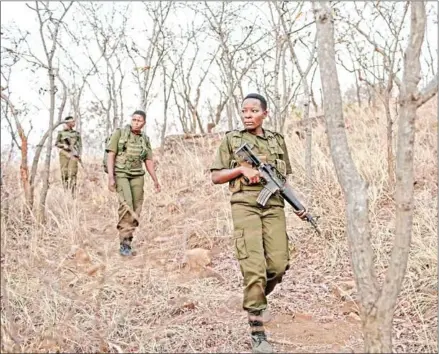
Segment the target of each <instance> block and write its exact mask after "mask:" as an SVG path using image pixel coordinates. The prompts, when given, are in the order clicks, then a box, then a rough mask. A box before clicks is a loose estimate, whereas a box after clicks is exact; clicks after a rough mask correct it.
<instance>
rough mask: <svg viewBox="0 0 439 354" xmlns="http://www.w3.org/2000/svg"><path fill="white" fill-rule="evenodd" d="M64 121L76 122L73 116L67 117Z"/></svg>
mask: <svg viewBox="0 0 439 354" xmlns="http://www.w3.org/2000/svg"><path fill="white" fill-rule="evenodd" d="M64 120H65V121H66V122H71V121H73V120H75V118H73V117H72V116H67V117H65V118H64Z"/></svg>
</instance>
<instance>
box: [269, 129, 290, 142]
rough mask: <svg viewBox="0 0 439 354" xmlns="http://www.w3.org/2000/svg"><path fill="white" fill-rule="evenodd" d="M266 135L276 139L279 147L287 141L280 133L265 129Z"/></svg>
mask: <svg viewBox="0 0 439 354" xmlns="http://www.w3.org/2000/svg"><path fill="white" fill-rule="evenodd" d="M265 133H266V134H267V138H268V137H274V138H276V141H277V143H278V144H279V145H282V144H283V143H284V141H285V138H284V136H283V135H282V134H281V133H278V132H276V131H272V130H268V129H265Z"/></svg>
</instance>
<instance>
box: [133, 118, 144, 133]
mask: <svg viewBox="0 0 439 354" xmlns="http://www.w3.org/2000/svg"><path fill="white" fill-rule="evenodd" d="M145 123H146V122H145V119H144V118H143V116H141V115H140V114H134V115H133V116H132V117H131V128H132V129H133V131H135V132H139V131H141V130H142V128H143V127H144V126H145Z"/></svg>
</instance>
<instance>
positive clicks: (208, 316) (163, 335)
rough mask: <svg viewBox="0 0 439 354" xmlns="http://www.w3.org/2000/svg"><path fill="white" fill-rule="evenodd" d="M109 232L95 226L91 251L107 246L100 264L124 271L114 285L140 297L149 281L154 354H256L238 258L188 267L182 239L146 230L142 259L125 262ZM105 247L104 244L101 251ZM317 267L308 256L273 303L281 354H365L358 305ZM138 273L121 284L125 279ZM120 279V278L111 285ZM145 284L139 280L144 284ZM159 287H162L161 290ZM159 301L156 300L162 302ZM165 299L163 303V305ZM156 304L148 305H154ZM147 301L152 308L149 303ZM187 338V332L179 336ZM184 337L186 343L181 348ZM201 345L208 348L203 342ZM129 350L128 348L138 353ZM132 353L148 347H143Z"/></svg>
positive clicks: (297, 261)
mask: <svg viewBox="0 0 439 354" xmlns="http://www.w3.org/2000/svg"><path fill="white" fill-rule="evenodd" d="M105 222H106V223H107V225H106V226H105V227H101V228H100V229H98V228H92V229H91V231H92V233H93V234H94V235H95V237H94V240H93V242H92V243H93V244H94V245H93V244H92V245H90V248H91V249H93V248H94V247H95V246H96V247H99V248H100V249H101V251H100V252H99V253H98V254H97V255H98V258H99V261H100V262H106V263H107V264H110V265H111V266H110V267H107V268H108V269H107V272H109V273H111V272H112V271H111V270H114V269H117V271H116V272H115V273H113V275H112V276H107V281H116V282H119V283H120V282H122V283H123V284H125V285H124V286H127V287H129V292H134V293H135V292H138V291H139V289H137V290H136V286H137V287H138V286H139V283H143V284H144V285H142V286H144V287H145V288H149V290H148V291H149V292H153V293H154V294H153V296H151V294H148V296H145V297H144V299H143V300H142V297H141V298H139V300H137V301H140V303H141V304H140V305H142V306H147V307H148V311H151V307H154V306H155V307H156V309H155V310H154V311H152V312H153V314H152V317H155V318H154V320H151V321H149V323H148V324H147V325H146V326H145V328H144V329H145V330H146V331H145V332H146V333H149V334H146V333H144V336H145V338H147V337H148V336H152V339H150V340H153V341H154V342H155V343H156V344H154V345H153V346H152V347H151V346H145V349H147V350H154V351H177V350H179V351H182V352H184V351H195V352H200V351H204V352H250V351H251V348H250V344H249V340H248V335H247V322H246V315H245V313H244V312H243V311H242V309H241V301H242V292H241V278H240V273H239V268H238V265H237V263H236V262H235V260H234V259H233V258H232V257H231V255H230V254H227V253H225V252H223V253H221V252H216V253H215V252H214V254H213V255H211V257H212V259H211V263H210V265H209V266H208V267H207V268H197V267H192V269H190V268H189V267H187V266H184V264H183V259H184V254H183V251H182V250H181V239H179V238H178V237H176V236H175V235H174V236H165V235H161V234H159V233H156V234H149V235H148V236H147V237H146V236H143V237H142V236H141V235H145V233H144V232H145V231H146V230H145V229H144V227H141V228H140V230H139V232H138V236H137V237H136V239H135V249H136V255H135V256H134V257H130V258H122V257H121V256H119V254H118V244H117V237H116V236H115V233H114V230H113V227H112V225H111V224H108V219H106V220H105ZM98 245H99V246H98ZM314 264H315V262H314V260H313V259H312V258H310V257H309V254H307V253H305V254H301V252H300V250H299V251H298V252H297V254H296V256H295V257H294V259H293V260H292V262H291V270H290V271H289V272H288V273H287V276H286V277H285V280H284V282H283V283H282V284H281V285H280V287H279V289H277V290H276V291H275V292H274V293H273V295H272V296H270V297H271V299H270V313H271V315H272V320H271V321H270V322H269V323H267V325H266V329H267V333H268V335H269V338H270V340H271V341H272V343H273V346H274V348H275V350H276V352H286V353H287V352H308V353H318V352H333V353H340V352H361V334H360V331H359V320H358V316H357V315H355V312H356V310H355V304H354V303H353V302H349V301H348V300H347V299H346V298H343V300H341V299H340V298H339V297H340V294H339V292H337V291H336V292H335V293H334V291H332V290H331V285H330V284H325V280H324V277H322V276H317V275H316V274H318V272H317V271H316V272H315V274H313V272H312V269H310V267H314V269H315V266H314ZM127 270H128V272H129V273H131V278H132V279H131V281H127V278H126V276H124V278H123V279H120V278H119V280H117V273H118V272H119V273H125V272H126V271H127ZM111 278H113V279H112V280H110V279H111ZM136 279H137V280H136ZM153 288H156V289H155V290H156V291H154V289H153ZM154 295H155V297H154ZM157 296H160V297H161V298H160V299H158V298H157ZM147 298H150V299H154V302H156V304H155V305H154V304H151V303H149V304H147V303H148V299H147ZM143 302H144V303H143ZM178 332H180V333H178ZM179 336H183V337H184V340H183V339H181V338H180V341H182V342H185V343H180V344H179V343H178V341H179V339H178V338H177V337H179ZM200 341H201V343H200ZM129 347H130V346H128V349H124V348H123V346H121V348H122V349H124V350H128V351H130V348H129ZM131 349H132V350H131V351H137V349H138V350H140V349H142V348H141V347H139V346H138V345H135V346H134V347H133V348H131Z"/></svg>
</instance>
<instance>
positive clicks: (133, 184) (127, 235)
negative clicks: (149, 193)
mask: <svg viewBox="0 0 439 354" xmlns="http://www.w3.org/2000/svg"><path fill="white" fill-rule="evenodd" d="M144 181H145V179H144V176H137V177H119V176H116V191H117V193H118V194H119V209H118V215H119V220H118V223H117V230H118V231H119V239H120V242H121V243H125V244H128V245H130V244H131V242H132V240H133V233H134V230H135V229H136V227H137V226H139V221H138V220H136V219H135V217H134V216H133V214H132V213H131V212H130V209H131V210H132V211H134V212H135V213H136V214H137V215H138V216H139V215H140V212H141V211H142V204H143V185H144ZM128 207H129V208H128Z"/></svg>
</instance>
